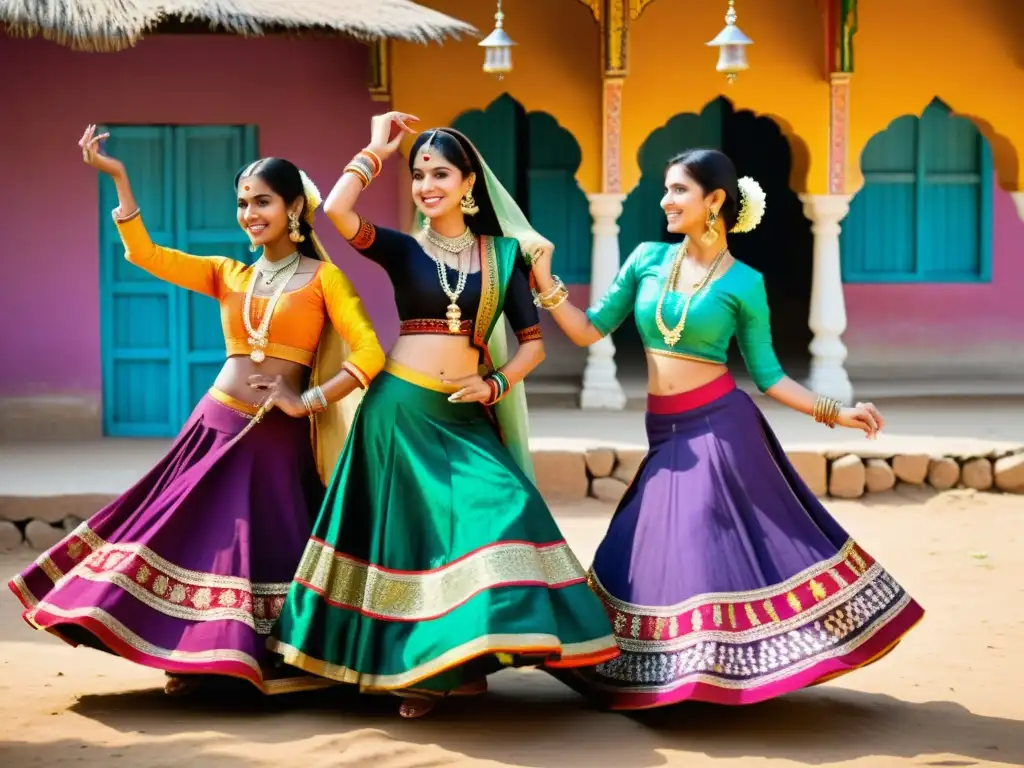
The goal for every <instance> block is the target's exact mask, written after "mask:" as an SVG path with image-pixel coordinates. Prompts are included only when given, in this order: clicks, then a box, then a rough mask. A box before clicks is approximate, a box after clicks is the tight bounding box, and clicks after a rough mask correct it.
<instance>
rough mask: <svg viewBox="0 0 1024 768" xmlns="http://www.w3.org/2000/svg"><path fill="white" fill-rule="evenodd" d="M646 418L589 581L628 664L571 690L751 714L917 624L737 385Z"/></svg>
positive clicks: (725, 381)
mask: <svg viewBox="0 0 1024 768" xmlns="http://www.w3.org/2000/svg"><path fill="white" fill-rule="evenodd" d="M646 418H647V435H648V440H649V443H650V452H649V454H648V455H647V457H646V458H645V460H644V462H643V464H642V465H641V467H640V470H639V472H638V473H637V475H636V478H635V479H634V481H633V483H632V485H631V486H630V488H629V490H628V491H627V493H626V495H625V497H624V498H623V499H622V502H621V503H620V504H619V507H618V509H617V510H616V512H615V516H614V518H613V519H612V522H611V525H610V527H609V530H608V533H607V534H606V536H605V538H604V540H603V541H602V543H601V545H600V547H599V548H598V550H597V554H596V556H595V559H594V564H593V566H592V569H591V573H590V584H591V588H592V589H593V590H594V591H595V592H596V593H597V595H598V596H599V597H600V598H601V600H602V601H603V602H604V605H605V608H606V610H607V611H608V614H609V616H610V617H611V619H612V623H613V625H614V629H615V636H616V640H617V642H618V644H619V648H620V650H621V652H622V653H621V655H620V656H619V657H618V658H616V659H614V660H612V661H608V662H605V663H603V664H600V665H597V666H596V667H591V668H587V669H580V670H573V671H571V672H568V673H559V675H558V676H559V677H560V678H562V679H564V680H565V681H566V682H568V683H569V684H570V685H572V686H573V687H575V688H577V690H581V691H582V692H584V693H587V694H589V695H592V696H594V697H595V698H597V699H598V700H599V701H600V702H601V703H603V704H604V705H605V706H608V707H611V708H613V709H646V708H651V707H659V706H664V705H668V704H674V703H677V702H681V701H688V700H689V701H706V702H712V703H717V704H729V705H736V704H751V703H755V702H759V701H763V700H765V699H770V698H773V697H775V696H779V695H781V694H785V693H788V692H791V691H794V690H797V689H799V688H804V687H806V686H810V685H814V684H816V683H820V682H823V681H825V680H828V679H831V678H833V677H836V676H838V675H840V674H843V673H845V672H849V671H851V670H853V669H856V668H858V667H862V666H865V665H866V664H869V663H871V662H873V661H876V660H877V659H879V658H881V657H882V656H884V655H885V654H886V653H888V652H889V651H890V650H892V648H893V647H894V646H895V645H896V644H897V643H898V642H899V641H900V639H901V638H902V637H903V636H904V635H905V634H906V633H907V632H908V631H909V630H910V629H911V628H912V627H913V626H914V625H915V624H916V623H917V622H918V621H919V620H920V619H921V617H922V616H923V614H924V612H923V610H922V609H921V607H920V606H919V605H918V604H917V603H916V602H915V601H914V600H913V599H912V598H911V597H910V595H908V594H907V592H906V591H905V590H904V589H903V588H902V587H901V586H900V585H899V584H898V583H897V582H896V580H895V579H893V577H892V576H890V575H889V573H887V572H886V571H885V570H884V569H883V568H882V566H881V565H879V564H878V563H877V562H876V561H875V560H874V559H873V558H872V557H871V555H869V554H868V553H867V552H866V551H865V550H864V549H862V548H861V547H860V546H859V545H858V544H857V543H856V542H855V541H853V540H852V539H851V538H850V536H849V534H847V533H846V531H844V530H843V528H842V527H841V526H840V525H839V524H838V523H837V522H836V520H835V519H834V518H833V517H832V516H831V515H830V514H829V513H828V512H827V511H826V510H825V508H824V507H823V506H822V504H821V503H820V502H819V501H818V500H817V498H815V496H814V494H813V493H811V491H810V489H808V487H807V486H806V485H805V484H804V483H803V481H802V480H801V479H800V477H799V476H798V475H797V473H796V471H795V470H794V469H793V466H792V465H791V464H790V463H789V461H788V459H787V458H786V454H785V453H784V452H783V450H782V448H781V446H780V445H779V442H778V440H777V439H776V437H775V435H774V434H773V433H772V431H771V428H770V427H769V426H768V423H767V421H765V419H764V417H763V416H762V415H761V412H760V411H759V410H758V408H757V406H756V405H754V402H753V401H752V400H751V399H750V397H749V396H748V395H746V394H745V393H744V392H743V391H741V390H739V389H737V388H736V385H735V383H734V382H733V380H732V378H731V377H730V376H729V375H728V374H726V375H724V376H722V377H721V378H720V379H718V380H716V381H714V382H711V383H710V384H708V385H706V386H704V387H701V388H699V389H697V390H694V391H691V392H686V393H683V394H681V395H676V396H672V397H655V396H652V397H650V398H649V401H648V412H647V417H646Z"/></svg>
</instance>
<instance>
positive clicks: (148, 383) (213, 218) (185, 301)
mask: <svg viewBox="0 0 1024 768" xmlns="http://www.w3.org/2000/svg"><path fill="white" fill-rule="evenodd" d="M104 130H110V132H111V137H110V140H109V141H108V142H107V149H108V151H109V152H110V153H111V154H112V155H113V156H115V157H117V158H119V159H121V160H122V161H123V162H124V163H125V165H126V167H127V168H128V172H129V174H130V175H131V179H132V186H133V190H134V192H135V195H136V198H137V199H138V202H139V205H140V206H141V208H142V210H143V214H144V216H145V222H146V227H147V229H148V230H149V233H150V235H151V236H152V238H153V240H154V241H155V242H156V243H158V244H159V245H165V246H168V247H172V248H177V249H180V250H183V251H186V252H188V253H194V254H198V255H218V256H231V257H233V258H236V259H239V260H241V261H246V262H249V261H251V259H252V254H250V253H249V251H248V247H247V243H248V240H247V238H246V237H245V234H244V233H243V232H242V230H241V229H240V228H239V227H238V224H237V222H236V217H235V202H234V195H233V194H232V193H231V180H232V179H233V178H234V174H235V173H236V172H237V171H238V169H239V168H240V167H241V166H242V165H244V164H245V163H247V162H251V161H252V160H254V159H255V158H256V151H257V150H256V131H255V128H254V127H252V126H195V127H192V126H188V127H170V126H114V127H112V128H111V127H108V128H106V129H104ZM116 205H117V194H116V192H115V190H114V186H113V184H112V183H111V182H110V180H109V179H106V178H102V179H101V180H100V338H101V348H102V351H101V353H102V370H103V429H104V434H106V435H110V436H118V437H171V436H173V435H175V434H176V433H177V432H178V430H180V429H181V426H182V424H184V422H185V420H186V419H187V418H188V415H189V413H190V412H191V411H192V409H193V408H194V407H195V404H196V403H197V402H198V400H199V398H200V397H202V394H203V392H205V391H206V390H207V389H208V388H209V386H210V385H211V384H212V383H213V380H214V378H215V377H216V375H217V372H218V371H219V370H220V367H221V365H222V364H223V361H224V354H225V350H224V339H223V337H222V335H221V330H220V316H219V311H218V307H217V303H216V302H215V301H214V300H212V299H210V298H208V297H206V296H200V295H198V294H195V293H191V292H189V291H185V290H182V289H180V288H177V287H175V286H172V285H170V284H168V283H164V282H162V281H160V280H157V279H156V278H154V277H151V276H150V275H149V274H148V273H146V272H144V271H143V270H141V269H139V268H138V267H135V266H133V265H132V264H129V263H128V262H127V261H126V260H125V258H124V246H123V245H122V244H121V239H120V237H118V234H117V230H116V228H115V227H114V225H113V222H112V221H111V218H110V211H111V210H112V209H113V208H114V207H115V206H116Z"/></svg>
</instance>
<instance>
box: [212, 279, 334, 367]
mask: <svg viewBox="0 0 1024 768" xmlns="http://www.w3.org/2000/svg"><path fill="white" fill-rule="evenodd" d="M298 290H302V289H301V288H300V289H298ZM224 345H225V347H226V348H227V355H228V357H233V356H235V355H248V354H249V353H250V352H252V347H250V346H249V342H247V341H246V340H245V339H225V340H224ZM263 353H264V354H265V355H266V356H267V357H273V358H274V359H276V360H287V361H288V362H289V363H298V364H299V365H305V366H307V367H311V366H312V365H313V355H314V354H315V350H314V351H313V352H310V351H309V350H306V349H299V348H298V347H290V346H288V345H287V344H275V343H274V342H272V341H271V342H269V343H268V344H267V346H265V347H264V348H263Z"/></svg>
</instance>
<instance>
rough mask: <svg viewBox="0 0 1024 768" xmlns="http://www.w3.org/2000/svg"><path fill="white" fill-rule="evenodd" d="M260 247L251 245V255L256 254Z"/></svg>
mask: <svg viewBox="0 0 1024 768" xmlns="http://www.w3.org/2000/svg"><path fill="white" fill-rule="evenodd" d="M259 249H260V247H259V246H258V245H256V243H249V253H256V251H258V250H259Z"/></svg>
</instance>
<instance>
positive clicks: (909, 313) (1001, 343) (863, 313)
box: [843, 188, 1024, 370]
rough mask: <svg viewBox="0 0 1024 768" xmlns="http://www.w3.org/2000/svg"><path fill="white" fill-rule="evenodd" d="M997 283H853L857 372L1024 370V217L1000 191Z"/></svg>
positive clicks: (851, 324)
mask: <svg viewBox="0 0 1024 768" xmlns="http://www.w3.org/2000/svg"><path fill="white" fill-rule="evenodd" d="M993 213H994V223H993V228H994V232H993V265H992V281H991V282H990V283H979V284H970V285H962V284H961V285H958V284H929V285H921V284H917V285H915V284H907V285H892V284H889V285H874V284H857V285H847V286H846V287H845V294H846V312H847V316H848V324H847V331H846V334H845V335H844V337H843V340H844V341H845V342H846V345H847V347H848V348H849V351H850V356H849V365H850V368H851V370H855V369H856V368H858V367H860V368H867V367H872V366H885V367H890V368H899V367H900V366H901V365H906V366H908V367H912V366H929V367H931V366H934V367H935V368H942V369H948V368H955V367H958V366H960V367H965V368H966V367H967V366H972V365H977V364H986V363H990V364H1000V365H1001V366H1003V365H1006V364H1008V367H1010V368H1012V367H1014V360H1013V358H1016V359H1017V361H1018V363H1019V364H1018V365H1017V366H1016V367H1018V368H1020V367H1024V353H1022V352H1021V351H1020V350H1021V349H1022V348H1024V345H1022V342H1024V298H1022V293H1021V290H1022V288H1024V246H1022V245H1021V243H1024V222H1022V221H1021V219H1020V217H1019V216H1018V214H1017V209H1016V207H1015V206H1014V203H1013V199H1012V198H1011V197H1010V195H1009V194H1008V193H1006V192H1004V191H1003V190H1001V189H998V188H997V189H996V191H995V195H994V211H993Z"/></svg>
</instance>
